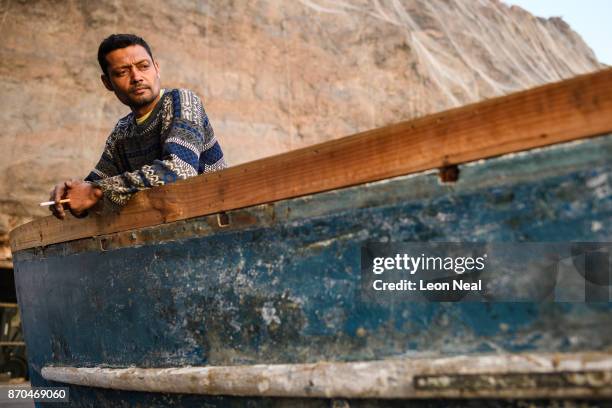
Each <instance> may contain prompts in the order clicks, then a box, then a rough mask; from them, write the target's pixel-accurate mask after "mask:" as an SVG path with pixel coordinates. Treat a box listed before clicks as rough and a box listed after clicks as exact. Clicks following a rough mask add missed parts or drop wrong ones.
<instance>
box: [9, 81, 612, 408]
mask: <svg viewBox="0 0 612 408" xmlns="http://www.w3.org/2000/svg"><path fill="white" fill-rule="evenodd" d="M611 134H612V70H611V69H607V70H602V71H598V72H595V73H592V74H588V75H583V76H578V77H575V78H571V79H569V80H566V81H563V82H559V83H554V84H548V85H544V86H541V87H537V88H533V89H529V90H526V91H522V92H519V93H515V94H511V95H507V96H502V97H499V98H495V99H490V100H486V101H484V102H480V103H477V104H473V105H467V106H463V107H460V108H456V109H452V110H450V111H446V112H442V113H438V114H434V115H430V116H427V117H423V118H419V119H416V120H412V121H407V122H403V123H399V124H396V125H391V126H388V127H385V128H380V129H375V130H371V131H367V132H363V133H360V134H357V135H353V136H349V137H345V138H341V139H336V140H332V141H330V142H325V143H322V144H319V145H314V146H310V147H307V148H303V149H300V150H296V151H291V152H287V153H284V154H281V155H278V156H274V157H270V158H265V159H261V160H257V161H254V162H251V163H246V164H242V165H238V166H234V167H230V168H228V169H226V170H223V171H220V172H217V173H211V174H205V175H201V176H198V177H194V178H191V179H188V180H183V181H179V182H177V183H174V184H171V185H166V186H162V187H159V188H154V189H150V190H146V191H143V192H141V193H139V194H137V195H136V196H135V197H134V198H133V199H132V200H131V202H130V203H129V204H128V206H127V207H125V208H124V209H123V210H122V212H121V213H120V214H118V215H109V216H104V217H102V216H90V217H88V218H83V219H76V218H70V217H69V218H68V219H67V220H65V221H59V220H56V219H54V218H52V217H47V218H43V219H39V220H35V221H33V222H31V223H29V224H25V225H22V226H20V227H18V228H16V229H15V230H13V231H12V232H11V247H12V251H13V263H14V267H15V279H16V289H17V295H18V302H19V306H20V310H21V314H22V322H23V330H24V335H25V342H26V344H27V350H28V360H29V368H30V378H31V383H32V385H33V386H35V387H67V389H68V391H69V399H70V406H75V407H91V406H95V407H118V406H160V407H161V406H164V407H167V406H173V407H174V406H176V407H191V406H218V407H234V406H253V407H255V406H262V407H263V406H279V407H280V406H287V407H290V406H308V407H311V406H312V407H314V406H334V407H348V406H366V405H367V406H400V405H393V404H401V401H404V402H406V401H410V403H411V404H413V405H415V406H449V404H450V405H453V406H461V405H462V404H466V405H467V404H470V403H473V401H474V400H477V401H485V400H486V401H489V402H490V401H494V402H495V401H496V403H497V404H498V405H494V406H508V405H503V404H510V402H508V399H512V400H516V399H527V400H530V399H561V400H576V399H585V400H587V402H585V404H587V406H588V404H591V403H593V404H598V403H600V402H601V401H605V400H609V399H610V398H612V304H611V303H610V301H609V298H608V300H607V301H602V300H601V299H598V301H590V299H587V298H584V299H583V300H582V301H571V302H567V301H547V302H539V301H501V302H483V301H479V302H438V301H423V302H414V301H402V300H399V301H395V302H380V301H376V300H372V299H371V298H368V297H366V296H363V291H362V283H363V271H362V266H361V264H360V262H361V251H362V249H363V247H364V246H366V245H368V243H373V242H374V243H410V242H420V243H427V242H472V243H478V242H486V243H490V242H518V243H520V242H525V243H529V242H534V243H535V242H590V243H606V242H611V241H612V177H610V175H611V173H612V160H611V158H612V135H611ZM608 289H609V287H608ZM608 293H609V292H608ZM398 401H399V402H398ZM504 401H505V402H504ZM588 401H591V402H588ZM593 401H594V402H593ZM483 403H484V402H483ZM60 404H63V405H61V406H66V405H65V403H59V402H58V403H57V405H58V406H60ZM206 404H208V405H206ZM330 404H331V405H330ZM419 404H423V405H419ZM425 404H428V405H425ZM45 406H52V405H47V404H45ZM471 406H474V405H471ZM594 406H597V405H594Z"/></svg>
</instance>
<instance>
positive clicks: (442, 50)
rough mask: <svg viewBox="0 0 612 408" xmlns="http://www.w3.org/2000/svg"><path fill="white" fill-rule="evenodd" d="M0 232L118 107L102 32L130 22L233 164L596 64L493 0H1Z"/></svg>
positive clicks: (563, 34) (21, 215)
mask: <svg viewBox="0 0 612 408" xmlns="http://www.w3.org/2000/svg"><path fill="white" fill-rule="evenodd" d="M0 7H1V9H0V16H1V18H0V34H1V37H0V38H2V42H1V43H0V89H1V90H2V94H3V99H2V109H1V110H0V115H1V116H0V118H1V119H0V120H1V122H2V124H3V125H2V131H1V132H0V149H1V151H2V153H3V155H4V160H2V161H1V162H0V174H1V177H2V179H1V181H0V240H6V232H7V231H8V230H10V229H11V228H13V227H14V226H16V225H17V224H19V223H22V222H25V221H27V220H29V219H31V218H32V217H36V216H40V215H44V214H46V212H45V210H41V209H40V208H39V207H38V206H37V203H38V202H39V201H42V200H44V199H46V197H47V195H48V191H49V189H50V187H51V186H52V185H53V184H54V183H55V182H57V181H59V180H62V179H65V178H69V177H83V176H84V175H86V174H87V173H88V172H89V170H90V168H91V167H92V166H93V165H94V164H95V163H96V161H97V159H98V157H99V155H100V153H101V149H102V146H103V143H104V141H105V138H106V136H107V134H108V132H109V131H110V129H111V128H112V126H113V124H114V123H115V121H116V120H117V119H118V118H119V117H120V116H122V115H124V114H126V113H127V110H126V107H124V106H123V105H121V104H120V103H119V102H118V101H117V100H116V99H115V98H114V96H113V94H111V93H109V92H107V91H105V89H104V88H103V87H102V84H101V82H100V80H99V76H100V70H99V67H98V65H97V61H96V52H97V47H98V44H99V42H100V41H101V40H102V39H103V38H104V37H106V36H107V35H109V34H111V33H116V32H135V33H137V34H139V35H141V36H143V37H144V38H145V39H147V41H149V43H150V44H151V46H152V48H153V52H154V57H155V58H156V59H157V60H158V61H159V63H160V65H161V70H162V84H163V86H165V87H188V88H192V89H194V90H195V91H197V93H198V94H199V95H200V96H201V97H202V98H203V100H204V102H205V106H206V109H207V111H208V114H209V116H210V119H211V122H212V124H213V127H214V129H215V132H216V134H217V135H218V137H219V139H220V141H221V143H222V146H223V148H224V150H225V153H226V156H227V158H228V161H229V162H230V164H237V163H241V162H244V161H249V160H253V159H256V158H259V157H263V156H268V155H272V154H276V153H280V152H283V151H286V150H289V149H295V148H298V147H301V146H304V145H308V144H311V143H316V142H321V141H324V140H328V139H332V138H336V137H340V136H344V135H348V134H352V133H355V132H358V131H362V130H366V129H370V128H375V127H380V126H383V125H386V124H390V123H394V122H398V121H401V120H405V119H409V118H413V117H415V116H420V115H424V114H427V113H431V112H435V111H440V110H444V109H447V108H451V107H454V106H459V105H462V104H465V103H468V102H474V101H477V100H480V99H483V98H487V97H491V96H495V95H500V94H506V93H510V92H514V91H517V90H520V89H525V88H529V87H532V86H535V85H538V84H542V83H546V82H552V81H558V80H560V79H562V78H567V77H571V76H573V75H576V74H580V73H585V72H589V71H593V70H596V69H598V68H600V67H601V66H600V64H599V63H598V62H597V61H596V59H595V57H594V54H593V53H592V51H591V50H590V49H589V47H588V46H587V45H586V44H585V43H584V42H583V41H582V39H581V38H580V37H579V36H578V35H577V34H576V33H575V32H573V31H572V30H571V28H570V27H569V26H568V25H567V24H566V23H565V22H563V21H562V20H561V19H557V18H553V19H541V18H537V17H534V16H532V15H530V14H529V13H527V12H526V11H524V10H522V9H520V8H517V7H508V6H507V5H505V4H504V3H501V2H499V1H497V0H435V1H432V0H401V1H400V0H350V1H348V0H347V1H331V0H329V1H325V0H301V1H285V0H254V1H249V2H246V1H222V2H214V1H185V0H169V1H164V2H161V1H159V2H155V3H154V4H152V2H150V1H146V0H130V1H127V0H113V1H109V0H101V1H96V2H93V1H86V0H80V1H79V0H71V1H61V2H58V1H33V0H27V1H26V0H21V1H16V0H13V1H11V0H9V1H4V2H2V3H0Z"/></svg>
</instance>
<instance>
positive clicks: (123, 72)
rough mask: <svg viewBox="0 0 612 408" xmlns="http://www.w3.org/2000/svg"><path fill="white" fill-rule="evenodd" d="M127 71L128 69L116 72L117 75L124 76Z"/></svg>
mask: <svg viewBox="0 0 612 408" xmlns="http://www.w3.org/2000/svg"><path fill="white" fill-rule="evenodd" d="M126 73H127V71H117V72H115V75H117V76H124V75H125V74H126Z"/></svg>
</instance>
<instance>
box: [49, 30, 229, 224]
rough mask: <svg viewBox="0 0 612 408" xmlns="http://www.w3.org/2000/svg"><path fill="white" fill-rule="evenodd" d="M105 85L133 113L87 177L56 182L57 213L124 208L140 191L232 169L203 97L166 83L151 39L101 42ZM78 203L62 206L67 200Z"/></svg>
mask: <svg viewBox="0 0 612 408" xmlns="http://www.w3.org/2000/svg"><path fill="white" fill-rule="evenodd" d="M98 62H99V64H100V68H102V76H101V79H102V83H103V84H104V86H105V87H106V89H108V90H109V91H111V92H114V93H115V95H116V96H117V98H118V99H119V100H120V101H121V102H122V103H123V104H125V105H127V106H129V107H130V109H131V110H132V112H131V113H130V114H128V115H127V116H125V117H124V118H122V119H120V120H119V122H117V125H116V126H115V128H114V130H113V131H112V132H111V134H110V136H109V137H108V139H107V141H106V146H105V148H104V152H103V153H102V157H101V158H100V161H99V162H98V164H97V165H96V167H95V169H94V170H93V171H92V172H91V173H90V174H89V175H88V176H87V177H86V178H85V180H69V181H66V182H64V183H60V184H58V185H56V186H55V188H54V189H53V190H52V192H51V198H50V200H52V201H55V203H56V204H55V205H53V206H51V207H50V210H51V211H52V212H53V214H54V215H55V216H56V217H58V218H59V219H64V217H65V209H69V210H70V211H71V212H72V214H74V215H75V216H77V217H82V216H85V215H87V210H88V209H90V208H92V207H94V206H96V208H101V209H102V208H103V209H105V211H106V210H107V209H111V210H113V209H114V210H118V209H120V208H121V207H122V206H124V205H125V204H126V203H127V202H128V201H129V199H130V198H131V197H132V196H133V195H134V194H135V193H136V192H138V191H140V190H143V189H146V188H150V187H155V186H160V185H163V184H166V183H171V182H174V181H176V180H179V179H185V178H187V177H192V176H196V175H198V174H201V173H206V172H210V171H216V170H220V169H223V168H225V167H226V164H225V161H224V158H223V152H222V151H221V147H220V146H219V143H218V142H217V141H216V139H215V136H214V133H213V130H212V127H211V125H210V122H209V121H208V117H207V115H206V112H205V111H204V107H203V106H202V102H201V101H200V99H199V98H198V97H197V96H196V95H195V94H194V93H193V92H191V91H189V90H186V89H172V90H168V89H161V88H160V76H159V65H158V64H157V62H156V61H155V60H154V59H153V54H152V53H151V49H150V47H149V45H148V44H147V43H146V42H145V41H144V40H143V39H142V38H140V37H138V36H135V35H132V34H113V35H111V36H110V37H108V38H106V39H105V40H104V41H102V43H101V44H100V47H99V49H98ZM64 198H67V199H70V202H68V203H64V204H63V205H62V204H60V200H61V199H64Z"/></svg>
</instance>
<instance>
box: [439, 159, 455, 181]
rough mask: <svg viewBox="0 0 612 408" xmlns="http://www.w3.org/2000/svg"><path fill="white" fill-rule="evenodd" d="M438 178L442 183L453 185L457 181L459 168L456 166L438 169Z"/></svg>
mask: <svg viewBox="0 0 612 408" xmlns="http://www.w3.org/2000/svg"><path fill="white" fill-rule="evenodd" d="M438 177H440V182H442V183H455V182H456V181H457V180H459V167H458V166H457V165H456V164H451V165H448V166H443V167H440V169H439V172H438Z"/></svg>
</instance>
